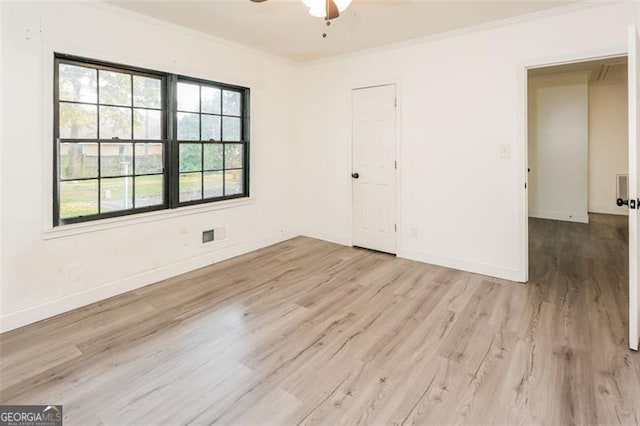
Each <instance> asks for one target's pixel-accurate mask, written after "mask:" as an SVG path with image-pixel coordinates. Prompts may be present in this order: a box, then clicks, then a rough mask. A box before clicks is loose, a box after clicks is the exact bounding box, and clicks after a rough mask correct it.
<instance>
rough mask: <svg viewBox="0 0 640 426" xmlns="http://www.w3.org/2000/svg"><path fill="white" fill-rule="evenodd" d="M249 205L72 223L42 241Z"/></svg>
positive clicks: (47, 232) (246, 201) (247, 201)
mask: <svg viewBox="0 0 640 426" xmlns="http://www.w3.org/2000/svg"><path fill="white" fill-rule="evenodd" d="M251 204H255V198H238V199H232V200H225V201H218V202H214V203H210V204H199V205H195V206H187V207H179V208H177V209H164V210H158V211H154V212H149V213H137V214H132V215H129V216H121V217H114V218H111V219H100V220H96V221H94V222H84V223H74V224H72V225H63V226H57V227H55V228H48V229H44V230H43V231H42V239H43V240H52V239H56V238H65V237H70V236H73V235H78V234H88V233H91V232H98V231H105V230H108V229H115V228H122V227H125V226H133V225H139V224H141V223H147V222H158V221H161V220H168V219H174V218H177V217H183V216H190V215H195V214H205V213H209V212H212V211H216V210H226V209H231V208H236V207H241V206H247V205H251Z"/></svg>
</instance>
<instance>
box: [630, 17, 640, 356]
mask: <svg viewBox="0 0 640 426" xmlns="http://www.w3.org/2000/svg"><path fill="white" fill-rule="evenodd" d="M639 45H640V41H639V40H638V30H637V29H636V28H635V27H631V28H630V29H629V347H630V348H631V349H633V350H636V351H637V350H638V341H639V340H640V324H639V322H640V293H639V292H638V280H639V272H640V270H639V268H640V265H639V262H638V254H639V253H638V244H639V243H640V214H638V208H640V206H638V203H639V202H640V200H639V198H640V174H639V173H638V172H639V170H638V164H639V163H640V149H639V148H638V147H639V145H640V134H639V131H638V121H639V120H640V118H639V117H638V113H639V108H638V96H639V95H640V92H639V90H638V87H639V84H640V75H639V68H640V54H639V52H638V49H639V47H640V46H639Z"/></svg>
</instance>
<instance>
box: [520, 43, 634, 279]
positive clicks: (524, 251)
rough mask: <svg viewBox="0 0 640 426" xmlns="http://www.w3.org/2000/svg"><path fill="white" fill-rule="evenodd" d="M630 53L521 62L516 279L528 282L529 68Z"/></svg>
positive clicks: (606, 52) (581, 54)
mask: <svg viewBox="0 0 640 426" xmlns="http://www.w3.org/2000/svg"><path fill="white" fill-rule="evenodd" d="M627 54H628V53H627V52H611V51H610V50H600V51H588V50H587V51H583V52H577V53H573V54H566V53H565V54H560V55H555V56H549V57H546V58H539V59H534V60H529V61H527V62H525V63H520V65H519V66H518V69H519V70H520V72H519V75H518V82H517V83H518V85H519V86H520V88H519V90H518V108H519V111H518V112H517V120H518V123H517V124H518V128H519V129H518V132H519V134H520V137H519V138H518V140H517V142H516V149H517V152H518V163H519V164H520V172H519V177H518V180H519V182H518V185H519V186H518V188H519V189H518V235H519V238H518V239H519V241H520V250H519V251H520V253H519V256H518V257H519V258H520V265H519V268H518V270H519V279H518V280H517V281H521V282H527V281H529V176H528V172H527V168H528V167H529V164H528V148H529V140H528V139H529V134H528V127H527V125H528V96H529V94H528V84H529V78H528V71H529V70H530V69H535V68H542V67H548V66H555V65H564V64H571V63H576V62H586V61H595V60H599V59H607V58H616V57H620V56H627Z"/></svg>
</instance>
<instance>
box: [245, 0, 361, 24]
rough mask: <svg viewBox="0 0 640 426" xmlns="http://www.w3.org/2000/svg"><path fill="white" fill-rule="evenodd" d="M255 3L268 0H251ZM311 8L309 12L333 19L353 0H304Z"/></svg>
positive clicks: (326, 18) (327, 19)
mask: <svg viewBox="0 0 640 426" xmlns="http://www.w3.org/2000/svg"><path fill="white" fill-rule="evenodd" d="M251 1H252V2H254V3H262V2H265V1H267V0H251ZM302 2H303V3H304V4H305V5H306V6H307V7H308V8H309V13H310V14H311V15H313V16H316V17H318V18H324V19H325V20H326V21H331V20H332V19H336V18H337V17H339V16H340V12H343V11H344V10H346V9H347V7H349V5H350V4H351V0H302Z"/></svg>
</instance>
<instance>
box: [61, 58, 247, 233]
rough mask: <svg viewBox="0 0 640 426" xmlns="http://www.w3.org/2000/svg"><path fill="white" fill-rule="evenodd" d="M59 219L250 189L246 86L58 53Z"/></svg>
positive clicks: (189, 201)
mask: <svg viewBox="0 0 640 426" xmlns="http://www.w3.org/2000/svg"><path fill="white" fill-rule="evenodd" d="M54 74H55V82H54V141H55V144H54V151H55V155H54V174H55V175H54V183H55V184H54V205H53V211H54V226H56V225H62V224H67V223H76V222H85V221H90V220H97V219H102V218H108V217H115V216H122V215H128V214H134V213H141V212H147V211H153V210H160V209H168V208H176V207H180V206H185V205H190V204H198V203H206V202H213V201H218V200H226V199H231V198H240V197H247V196H249V176H248V175H249V168H248V165H249V148H248V146H249V140H248V133H249V132H248V129H249V114H248V106H249V105H248V102H249V101H248V99H249V89H247V88H242V87H237V86H230V85H225V84H220V83H216V82H210V81H204V80H197V79H193V78H187V77H183V76H178V75H175V74H168V73H162V72H157V71H151V70H145V69H140V68H135V67H129V66H122V65H115V64H110V63H105V62H101V61H95V60H88V59H83V58H77V57H71V56H67V55H59V54H56V56H55V70H54Z"/></svg>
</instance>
